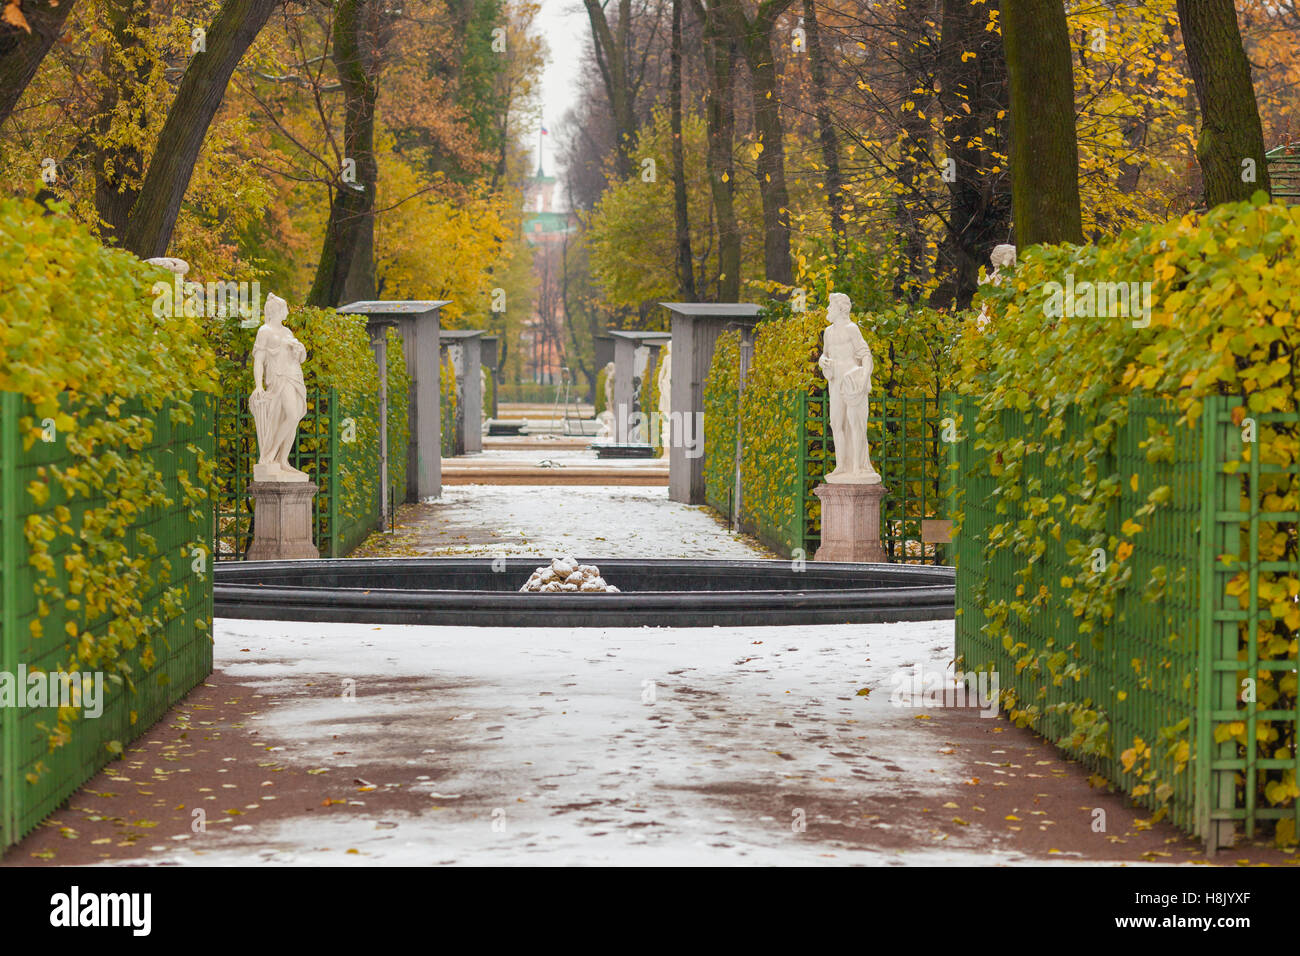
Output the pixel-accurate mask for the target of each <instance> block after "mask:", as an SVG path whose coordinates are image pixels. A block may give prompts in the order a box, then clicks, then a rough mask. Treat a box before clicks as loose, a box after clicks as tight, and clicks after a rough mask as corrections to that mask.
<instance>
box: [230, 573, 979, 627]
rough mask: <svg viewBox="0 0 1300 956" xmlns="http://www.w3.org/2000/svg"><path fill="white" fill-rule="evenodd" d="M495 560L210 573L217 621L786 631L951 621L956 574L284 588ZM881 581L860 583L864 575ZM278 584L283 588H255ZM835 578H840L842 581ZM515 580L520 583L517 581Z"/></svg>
mask: <svg viewBox="0 0 1300 956" xmlns="http://www.w3.org/2000/svg"><path fill="white" fill-rule="evenodd" d="M494 560H496V561H500V560H501V559H499V558H496V559H494V558H491V557H451V558H432V557H426V558H409V557H407V558H339V559H321V560H310V559H309V560H299V561H227V562H220V563H218V565H217V568H216V572H215V576H214V577H215V588H214V591H215V610H214V613H215V616H216V617H223V618H242V619H255V620H274V621H306V622H314V623H356V624H376V623H378V624H434V625H460V626H476V627H639V626H652V627H719V626H720V627H731V626H752V625H764V624H766V625H790V624H850V623H884V622H891V621H933V620H952V619H953V617H954V613H953V609H954V602H955V592H956V588H955V572H954V570H953V569H952V568H950V567H945V566H942V565H939V566H936V565H910V564H865V563H864V564H857V563H841V562H822V561H818V562H810V563H809V564H808V565H807V569H808V570H809V571H812V572H814V576H815V577H816V578H819V579H822V580H823V581H825V580H826V579H828V578H829V579H830V581H832V582H835V583H838V580H842V581H843V583H844V586H843V587H838V586H833V585H832V586H826V585H820V586H817V587H808V588H799V589H793V588H763V587H761V583H762V582H761V578H763V577H765V576H775V575H776V574H777V573H779V574H781V575H783V576H787V577H788V575H789V574H790V567H791V562H789V561H780V560H758V559H754V560H725V559H716V558H713V559H699V560H696V559H675V558H599V557H591V558H587V557H583V558H579V561H580V562H581V563H584V564H596V565H599V566H600V568H601V573H602V574H605V575H606V576H607V579H608V580H610V582H611V583H618V581H619V580H620V579H621V580H624V581H627V580H630V575H632V574H634V573H635V572H637V571H638V570H642V571H644V570H659V571H680V572H683V573H692V574H699V575H707V574H708V573H710V572H718V573H730V574H736V573H748V574H752V575H753V576H754V577H755V578H756V580H755V582H754V583H755V585H760V586H756V587H754V588H753V589H749V590H715V591H710V590H702V589H700V590H675V591H626V592H622V593H619V594H537V593H523V592H518V591H513V590H510V591H494V590H473V589H459V590H451V589H412V588H376V587H373V586H370V587H365V588H360V587H356V588H350V587H313V586H310V585H306V584H302V585H298V584H285V583H283V581H284V578H285V577H286V575H292V576H294V577H301V578H303V579H307V578H310V577H311V576H313V575H314V574H320V573H323V572H330V573H338V572H340V571H344V572H347V571H366V570H370V571H373V572H375V573H377V574H382V573H384V572H390V573H398V572H411V571H419V570H422V569H430V570H435V571H439V572H442V573H444V574H445V573H451V572H464V573H471V572H473V573H482V572H485V571H491V569H492V564H493V561H494ZM505 562H506V563H505V568H504V571H503V572H499V573H523V574H525V575H526V574H528V573H530V572H531V571H532V570H533V569H534V568H536V567H539V566H540V565H543V564H545V563H546V559H544V558H541V557H527V556H523V557H511V558H506V559H505ZM868 574H869V575H871V576H872V577H873V578H875V579H877V580H878V579H880V578H882V577H883V578H886V579H888V580H890V581H892V582H896V583H891V584H889V585H887V586H880V585H872V586H862V585H860V584H859V585H857V586H855V582H860V581H861V579H862V577H863V575H868ZM266 577H273V578H277V579H279V582H280V583H276V584H265V583H259V579H264V578H266ZM837 579H838V580H837ZM521 583H522V579H521Z"/></svg>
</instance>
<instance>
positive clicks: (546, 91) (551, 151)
mask: <svg viewBox="0 0 1300 956" xmlns="http://www.w3.org/2000/svg"><path fill="white" fill-rule="evenodd" d="M541 3H542V10H541V13H540V14H539V16H538V18H537V24H538V28H539V29H540V30H541V31H542V35H543V37H544V38H545V40H546V45H547V47H548V48H549V49H548V51H547V55H546V69H545V70H544V71H543V72H542V96H541V100H542V124H543V125H544V126H545V127H546V129H547V130H548V131H549V135H547V136H543V137H542V148H543V150H544V151H545V152H544V159H545V161H546V162H545V171H546V174H547V175H548V176H554V175H555V172H556V168H555V144H556V141H557V138H558V136H559V133H560V124H561V122H562V121H563V120H564V114H565V113H567V112H568V111H569V110H570V108H572V106H573V104H574V100H575V99H576V98H577V95H578V73H579V71H580V69H581V67H582V61H581V57H580V54H581V51H582V49H583V46H584V44H585V43H586V42H587V36H588V34H589V33H590V32H591V26H590V24H589V23H588V21H587V13H586V10H585V9H584V8H583V6H582V0H541ZM530 148H531V150H532V153H533V158H534V160H535V159H536V158H537V135H536V133H534V135H533V142H532V143H531V144H530ZM534 168H536V167H535V166H534Z"/></svg>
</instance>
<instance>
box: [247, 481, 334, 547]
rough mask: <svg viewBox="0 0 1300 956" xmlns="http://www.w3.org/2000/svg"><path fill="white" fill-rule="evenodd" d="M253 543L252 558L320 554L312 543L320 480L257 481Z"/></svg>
mask: <svg viewBox="0 0 1300 956" xmlns="http://www.w3.org/2000/svg"><path fill="white" fill-rule="evenodd" d="M248 491H249V493H250V494H251V495H252V496H253V543H252V545H251V546H250V547H249V549H248V554H247V555H245V558H246V559H247V560H249V561H280V560H286V559H301V558H319V557H320V551H318V550H317V548H316V545H315V544H313V543H312V520H311V502H312V499H313V498H314V497H315V496H316V483H315V482H311V481H307V482H302V481H254V482H252V483H251V484H249V486H248Z"/></svg>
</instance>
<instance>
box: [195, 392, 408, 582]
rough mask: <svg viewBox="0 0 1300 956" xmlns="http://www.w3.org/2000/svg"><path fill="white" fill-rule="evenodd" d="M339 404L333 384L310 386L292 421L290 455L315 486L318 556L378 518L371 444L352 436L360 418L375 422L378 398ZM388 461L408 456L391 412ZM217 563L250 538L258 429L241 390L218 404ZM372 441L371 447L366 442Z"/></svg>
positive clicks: (340, 548) (344, 547)
mask: <svg viewBox="0 0 1300 956" xmlns="http://www.w3.org/2000/svg"><path fill="white" fill-rule="evenodd" d="M356 404H357V407H355V408H353V407H347V406H345V405H344V404H343V402H342V400H341V398H340V395H339V392H338V389H335V388H330V389H309V390H308V392H307V414H306V416H305V417H304V418H303V420H302V422H301V423H300V424H299V426H298V438H297V440H296V441H295V442H294V447H293V451H292V452H291V453H290V456H289V457H290V460H291V461H292V463H293V466H294V467H295V468H298V469H299V470H301V471H305V472H306V473H307V474H308V475H309V476H310V477H311V480H312V481H314V482H315V483H316V485H317V487H318V488H319V490H318V491H317V492H316V496H315V498H314V499H313V500H312V518H313V521H314V523H315V534H316V546H317V548H318V549H319V550H320V553H321V555H322V557H327V558H341V557H345V556H346V555H348V554H350V553H351V552H352V551H353V549H355V548H356V547H357V545H359V544H360V543H361V542H363V541H364V540H365V539H366V537H367V536H368V535H369V534H370V533H371V532H372V531H374V530H375V529H376V528H377V527H378V525H379V523H380V520H381V508H380V501H379V461H378V457H377V456H378V451H377V448H378V446H377V444H376V443H375V442H371V443H370V444H369V445H365V444H363V443H362V442H361V441H359V440H358V439H357V435H358V433H359V431H360V428H361V426H360V424H359V423H360V422H361V421H362V420H363V419H364V418H366V417H367V416H370V419H371V420H372V421H376V420H377V418H378V416H377V407H378V402H377V401H376V400H374V399H367V400H365V401H361V402H358V403H356ZM389 425H390V428H389V431H390V435H389V459H390V462H391V461H394V460H397V457H398V456H405V454H406V437H405V436H404V435H397V434H395V431H396V429H395V427H394V426H395V425H396V422H394V421H393V420H392V417H391V415H390V422H389ZM216 429H217V470H216V481H217V511H216V516H217V535H216V543H217V551H216V556H217V560H218V561H237V560H242V559H243V557H244V554H245V553H246V552H247V551H248V546H249V545H250V544H251V543H252V540H253V507H252V497H251V495H250V494H249V491H248V486H249V484H250V483H251V482H252V480H253V465H254V463H255V462H256V460H257V441H256V428H255V426H254V423H253V417H252V414H251V413H250V412H249V410H248V401H247V398H246V397H245V396H238V395H232V396H223V397H222V398H220V399H219V401H218V407H217V426H216ZM372 446H373V447H372ZM403 480H404V479H403V475H402V473H401V472H400V470H399V469H396V468H393V467H392V466H391V465H390V467H389V488H388V494H389V502H390V507H391V506H393V505H394V504H395V503H396V502H400V501H401V500H402V499H403V497H404V495H405V489H403V488H399V487H398V484H399V482H401V481H403Z"/></svg>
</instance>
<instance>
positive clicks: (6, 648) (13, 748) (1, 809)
mask: <svg viewBox="0 0 1300 956" xmlns="http://www.w3.org/2000/svg"><path fill="white" fill-rule="evenodd" d="M21 400H22V397H21V396H20V395H17V394H15V393H13V392H0V673H5V674H16V673H17V672H18V573H19V572H18V569H19V567H20V565H21V563H22V549H21V542H22V538H21V537H20V535H21V528H20V527H19V514H18V478H17V474H16V470H17V467H18V452H19V444H18V416H19V410H20V408H21ZM17 766H18V709H17V708H16V707H0V848H3V847H7V846H9V845H10V844H11V843H15V842H17V840H18V774H17Z"/></svg>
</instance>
